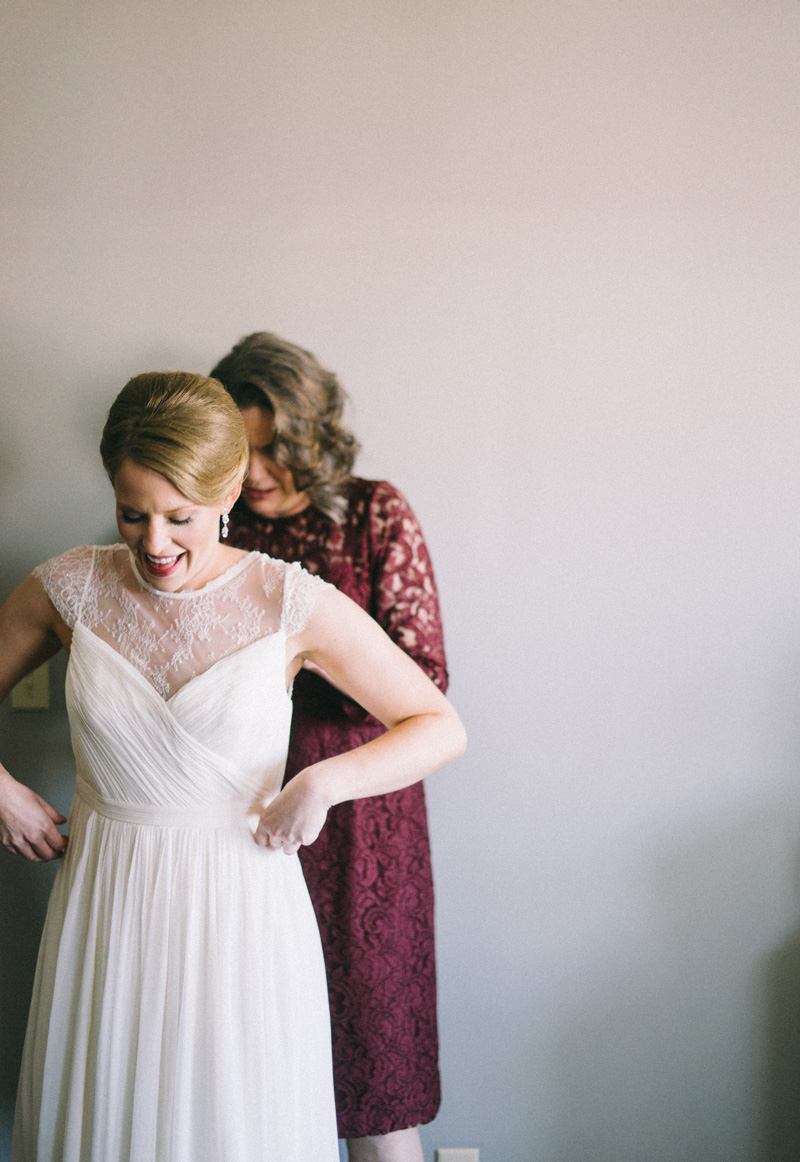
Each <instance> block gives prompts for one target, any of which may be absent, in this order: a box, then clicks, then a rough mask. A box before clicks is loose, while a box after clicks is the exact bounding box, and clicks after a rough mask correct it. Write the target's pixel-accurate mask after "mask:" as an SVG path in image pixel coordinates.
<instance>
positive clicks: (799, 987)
mask: <svg viewBox="0 0 800 1162" xmlns="http://www.w3.org/2000/svg"><path fill="white" fill-rule="evenodd" d="M798 888H799V889H800V859H798ZM766 1006H767V1011H766V1024H767V1035H766V1062H765V1069H766V1084H765V1092H764V1118H763V1127H762V1137H763V1150H762V1154H763V1157H764V1162H797V1159H798V1158H800V929H797V930H796V931H795V932H794V933H793V934H792V936H791V937H790V939H789V940H787V941H785V943H783V944H782V945H781V946H780V947H779V948H777V949H776V950H775V952H774V953H773V954H772V956H770V958H769V960H768V961H767V969H766Z"/></svg>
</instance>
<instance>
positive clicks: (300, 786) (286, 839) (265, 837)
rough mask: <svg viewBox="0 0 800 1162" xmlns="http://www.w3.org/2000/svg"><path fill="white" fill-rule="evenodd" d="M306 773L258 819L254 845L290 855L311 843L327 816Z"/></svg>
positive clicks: (285, 789)
mask: <svg viewBox="0 0 800 1162" xmlns="http://www.w3.org/2000/svg"><path fill="white" fill-rule="evenodd" d="M310 776H311V772H310V771H300V772H299V774H297V775H295V777H294V778H293V779H290V781H289V782H288V783H287V784H286V786H285V787H284V788H283V790H282V791H281V792H280V793H279V794H278V795H276V796H275V798H274V799H273V800H272V801H271V802H270V803H269V804H268V805H267V806H266V807H265V808H264V810H263V811H262V812H261V814H260V815H259V816H258V825H257V827H256V830H255V835H254V838H255V841H256V843H258V844H259V845H260V846H261V847H275V848H282V849H283V852H284V854H285V855H294V853H295V852H296V851H297V850H298V849H299V848H300V847H302V846H304V845H306V846H307V845H308V844H309V843H313V842H314V840H315V839H316V838H317V836H318V835H319V833H320V831H321V830H322V825H323V824H324V822H325V820H326V818H327V816H328V808H329V807H330V803H328V802H326V801H325V800H324V799H323V798H322V796H321V795H320V793H319V792H318V791H317V790H315V789H314V787H313V785H312V780H311V777H310Z"/></svg>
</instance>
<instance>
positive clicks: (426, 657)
mask: <svg viewBox="0 0 800 1162" xmlns="http://www.w3.org/2000/svg"><path fill="white" fill-rule="evenodd" d="M369 517H370V533H371V536H372V538H373V544H374V546H375V556H374V576H373V588H372V600H373V607H372V608H371V609H370V613H371V614H372V616H373V617H374V618H375V620H376V621H377V622H378V623H379V624H380V625H381V626H382V627H383V629H384V630H385V631H386V632H387V633H388V635H389V637H390V638H391V639H392V640H393V641H394V642H396V643H397V645H399V646H400V648H401V649H402V650H404V652H405V653H407V654H408V655H409V656H410V657H412V658H413V659H414V661H415V662H416V663H417V665H418V666H420V667H421V668H422V669H423V670H424V671H425V673H426V674H427V675H428V677H429V678H431V679H432V681H434V682H435V683H436V685H437V686H438V687H439V689H440V690H446V689H447V662H446V659H445V653H444V637H443V633H442V617H441V612H440V610H439V595H438V593H437V590H436V581H435V580H434V576H433V566H432V564H431V559H430V556H429V554H428V549H427V546H426V544H425V538H424V537H423V535H422V529H421V528H420V526H419V522H418V520H417V518H416V517H415V516H414V513H413V512H412V510H411V507H410V505H409V503H408V501H407V500H406V498H405V497H404V496H403V495H402V493H400V492H398V491H397V489H396V488H393V487H392V486H391V485H390V484H381V485H379V486H378V488H376V490H375V493H374V496H373V498H372V503H371V505H370V514H369Z"/></svg>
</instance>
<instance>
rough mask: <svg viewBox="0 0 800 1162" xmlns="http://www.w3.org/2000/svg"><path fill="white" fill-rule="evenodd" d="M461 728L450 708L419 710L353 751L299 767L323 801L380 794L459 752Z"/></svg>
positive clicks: (396, 788) (463, 738)
mask: <svg viewBox="0 0 800 1162" xmlns="http://www.w3.org/2000/svg"><path fill="white" fill-rule="evenodd" d="M465 746H466V733H465V731H464V727H463V725H462V724H461V720H460V719H459V717H458V715H457V714H456V712H455V710H453V708H452V707H450V706H447V707H446V708H445V709H444V710H442V711H439V712H437V713H431V714H419V715H415V716H414V717H413V718H409V719H406V720H405V721H404V722H400V723H398V724H397V725H396V726H394V727H393V728H392V729H391V730H388V731H387V732H386V733H385V734H382V735H380V736H379V737H378V738H374V739H372V740H371V741H370V742H366V743H364V744H363V745H362V746H359V747H356V748H355V749H354V750H350V751H345V752H344V753H343V754H339V755H334V756H332V757H330V758H326V759H322V760H321V761H320V762H318V763H314V764H313V766H310V767H306V769H305V770H304V771H300V772H299V774H298V775H296V776H295V778H301V779H303V780H304V781H305V782H306V783H307V784H308V787H309V789H310V790H311V791H313V793H314V794H315V795H317V796H318V797H319V798H320V799H322V801H323V802H325V803H327V805H328V806H334V805H335V804H337V803H343V802H345V801H346V800H348V799H363V798H366V797H367V796H369V795H385V794H388V793H389V792H391V791H399V790H401V788H403V787H409V786H411V784H412V783H416V782H419V780H420V779H423V778H425V776H426V775H429V774H430V773H431V772H432V771H435V770H436V769H437V768H438V767H441V766H443V765H444V764H445V763H449V762H450V761H451V760H452V759H455V758H457V757H458V756H459V755H460V754H462V753H463V751H464V748H465Z"/></svg>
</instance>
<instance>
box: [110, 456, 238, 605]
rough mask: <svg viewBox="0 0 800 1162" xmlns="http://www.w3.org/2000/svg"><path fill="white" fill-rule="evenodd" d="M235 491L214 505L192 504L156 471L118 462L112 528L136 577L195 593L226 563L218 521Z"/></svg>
mask: <svg viewBox="0 0 800 1162" xmlns="http://www.w3.org/2000/svg"><path fill="white" fill-rule="evenodd" d="M237 493H238V489H237V490H235V491H234V492H232V493H231V495H230V496H229V497H226V498H225V500H224V501H223V502H221V503H220V504H219V505H216V506H211V507H209V506H206V505H200V504H195V503H194V501H191V500H189V499H187V497H185V496H184V495H183V494H182V493H181V492H178V490H177V488H175V487H173V485H172V484H170V482H169V481H168V480H167V479H166V478H165V477H163V476H161V475H160V474H159V473H158V472H152V471H151V470H150V469H149V468H142V467H141V466H140V465H139V464H136V463H134V461H133V460H123V462H122V464H121V465H120V467H119V469H118V471H117V474H116V476H115V477H114V494H115V496H116V501H117V528H118V529H119V531H120V536H121V537H122V539H123V540H124V542H125V544H126V545H127V546H128V548H129V549H130V550H131V552H132V553H133V555H134V557H135V558H136V564H137V565H138V567H139V569H140V571H141V573H142V576H143V577H144V578H145V580H146V581H148V582H149V583H150V584H151V585H153V586H154V587H155V588H156V589H163V590H164V592H165V593H176V592H178V591H179V590H182V589H200V588H202V586H203V585H205V584H206V583H207V582H209V581H213V579H214V578H215V577H218V576H219V575H220V574H221V573H223V572H224V571H225V570H226V569H227V568H229V567H230V565H231V554H232V553H234V552H235V550H232V549H229V548H227V547H226V546H224V545H221V544H220V543H219V520H220V516H221V514H222V512H223V510H227V509H228V508H230V506H231V505H232V504H233V502H234V500H235V499H236V496H237Z"/></svg>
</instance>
